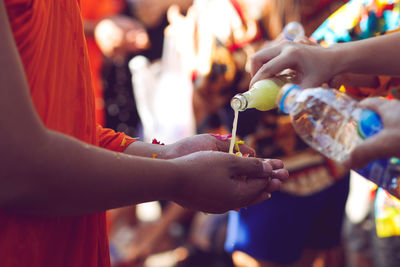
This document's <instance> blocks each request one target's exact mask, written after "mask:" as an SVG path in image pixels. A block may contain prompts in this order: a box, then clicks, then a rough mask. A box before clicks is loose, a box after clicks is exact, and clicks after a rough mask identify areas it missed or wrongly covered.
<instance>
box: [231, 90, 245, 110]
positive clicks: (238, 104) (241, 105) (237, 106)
mask: <svg viewBox="0 0 400 267" xmlns="http://www.w3.org/2000/svg"><path fill="white" fill-rule="evenodd" d="M247 105H248V102H247V99H246V98H245V97H244V96H243V95H242V94H237V95H235V96H234V97H233V98H232V99H231V107H232V109H233V110H239V111H243V110H245V109H246V108H247Z"/></svg>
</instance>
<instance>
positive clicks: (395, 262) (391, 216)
mask: <svg viewBox="0 0 400 267" xmlns="http://www.w3.org/2000/svg"><path fill="white" fill-rule="evenodd" d="M81 4H82V16H83V18H84V29H85V34H86V41H87V46H88V51H89V56H90V64H91V70H92V79H93V84H94V88H95V97H96V102H95V104H96V119H97V122H98V123H99V124H101V125H103V126H105V127H108V128H112V129H114V130H116V131H120V132H125V133H126V134H128V135H130V136H133V137H138V138H139V139H141V140H144V141H150V142H152V141H153V142H156V143H171V142H175V141H177V140H179V139H181V138H183V137H187V136H190V135H193V134H196V133H213V134H221V135H223V134H229V133H230V131H231V129H232V121H233V110H232V109H231V107H230V99H231V98H232V97H233V96H234V95H235V94H237V93H240V92H244V91H247V90H248V89H249V83H250V80H251V74H250V65H249V61H250V59H251V57H252V56H253V54H254V53H255V52H257V51H258V50H259V49H261V48H265V47H268V46H271V45H273V44H274V43H276V42H279V41H280V40H282V39H284V37H283V36H282V30H283V28H284V27H285V25H287V24H288V23H289V22H292V21H297V22H300V23H301V24H302V25H303V27H304V30H305V36H304V39H305V40H304V42H305V43H307V44H310V45H320V46H324V47H326V46H330V45H333V44H334V43H342V42H350V41H355V40H361V39H366V38H369V37H373V36H377V35H381V34H382V35H383V34H388V33H390V32H391V31H395V30H397V29H398V28H399V27H400V14H399V12H400V2H399V1H395V0H368V1H367V0H351V1H346V0H193V1H192V0H96V1H94V0H82V1H81ZM306 37H307V38H306ZM346 78H347V77H341V80H338V81H335V84H334V86H335V87H337V88H340V89H341V90H342V91H345V92H347V93H349V94H350V95H352V96H353V97H355V98H357V99H362V98H365V97H367V96H383V97H390V98H399V97H400V82H399V79H395V78H392V77H383V76H374V77H369V78H368V79H367V78H365V79H363V82H362V83H360V82H358V83H357V82H355V83H353V84H352V83H351V82H349V83H347V84H348V85H346V86H343V84H344V82H343V81H346ZM238 136H239V138H240V139H242V140H244V141H245V142H246V144H248V145H249V146H251V147H253V148H254V149H255V150H256V154H257V156H258V157H261V158H279V159H282V160H283V161H284V163H285V167H286V168H287V169H288V170H289V172H290V179H289V181H287V182H286V183H284V184H283V185H282V188H281V190H280V191H279V192H275V193H272V197H271V199H270V200H266V201H265V202H263V203H260V204H258V205H255V206H252V207H249V208H248V209H244V210H240V211H239V212H238V211H231V212H229V213H227V214H222V215H208V214H205V213H201V212H196V211H193V210H189V209H185V208H182V207H181V206H179V205H177V204H175V203H172V202H171V203H170V202H162V201H161V202H154V203H153V202H151V203H146V204H140V205H137V206H132V207H126V208H121V209H116V210H111V211H109V212H108V214H107V215H108V234H109V238H110V241H109V242H110V255H111V261H112V264H113V266H115V267H122V266H149V267H162V266H182V267H183V266H210V267H212V266H220V267H223V266H249V267H251V266H254V267H255V266H315V267H317V266H318V267H319V266H337V267H339V266H349V267H353V266H354V267H358V266H359V267H361V266H365V267H368V266H376V267H381V266H382V267H383V266H400V254H399V251H400V238H399V235H400V225H399V223H398V221H399V220H400V209H399V208H400V203H399V202H398V200H397V199H395V198H393V197H390V196H389V195H387V194H386V193H385V192H380V191H378V190H377V188H376V187H375V186H374V185H372V184H371V183H369V182H367V181H366V180H365V179H363V178H360V177H358V176H356V175H355V174H354V173H352V172H350V171H349V170H348V169H345V168H344V167H341V166H339V165H337V164H336V163H335V162H333V161H331V160H329V159H327V158H325V157H324V156H322V155H320V154H319V153H318V152H315V151H314V150H312V149H310V148H309V147H308V146H307V145H306V144H305V143H303V142H302V141H301V139H300V138H299V137H298V136H297V135H296V134H295V132H294V130H293V128H292V126H291V123H290V120H289V118H288V116H287V115H284V114H282V113H280V112H279V111H277V110H272V111H267V112H261V111H257V110H248V111H246V112H243V113H241V115H240V118H239V124H238ZM160 145H162V144H160ZM355 181H356V182H355ZM354 183H357V184H358V186H353V184H354ZM388 210H390V212H389V211H388Z"/></svg>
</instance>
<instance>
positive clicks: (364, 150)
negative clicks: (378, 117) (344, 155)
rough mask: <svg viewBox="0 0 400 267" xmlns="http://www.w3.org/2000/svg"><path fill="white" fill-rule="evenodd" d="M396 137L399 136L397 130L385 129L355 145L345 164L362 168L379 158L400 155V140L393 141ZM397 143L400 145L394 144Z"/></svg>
mask: <svg viewBox="0 0 400 267" xmlns="http://www.w3.org/2000/svg"><path fill="white" fill-rule="evenodd" d="M396 139H399V137H398V134H397V133H396V132H395V131H385V132H381V133H379V134H377V135H375V136H372V137H370V138H368V139H366V140H365V141H364V142H363V143H362V144H360V145H358V146H357V147H355V148H354V150H353V151H352V152H351V154H350V156H349V159H348V160H347V161H345V162H344V164H345V165H346V166H347V167H350V168H353V169H360V168H362V167H365V166H366V165H367V164H368V163H370V162H372V161H374V160H377V159H383V158H388V157H392V156H400V151H399V149H400V144H399V142H398V141H400V140H398V141H397V142H396V141H395V142H393V140H396ZM396 143H397V144H399V145H394V144H396Z"/></svg>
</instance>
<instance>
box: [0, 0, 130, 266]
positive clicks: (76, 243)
mask: <svg viewBox="0 0 400 267" xmlns="http://www.w3.org/2000/svg"><path fill="white" fill-rule="evenodd" d="M4 2H5V5H6V9H7V12H8V16H9V21H10V24H11V27H12V31H13V34H14V38H15V41H16V44H17V47H18V50H19V53H20V56H21V59H22V62H23V65H24V69H25V73H26V77H27V79H28V83H29V86H30V93H31V97H32V100H33V103H34V106H35V108H36V110H37V113H38V114H39V116H40V118H41V119H42V121H43V122H44V124H45V125H46V126H47V127H48V128H50V129H54V130H56V131H59V132H62V133H65V134H67V135H70V136H73V137H75V138H78V139H80V140H82V141H84V142H87V143H90V144H94V145H98V144H102V145H103V146H104V147H106V148H108V149H113V150H115V151H123V150H124V149H125V148H126V146H127V145H128V144H130V143H131V142H133V141H134V140H133V139H131V138H128V137H126V136H125V135H123V134H116V133H114V132H113V131H111V130H105V129H103V128H101V127H96V123H95V109H94V97H93V88H92V82H91V77H90V70H89V62H88V59H87V49H86V45H85V39H84V33H83V27H82V19H81V14H80V6H79V1H78V0H56V1H55V0H4ZM27 134H29V133H27ZM21 164H23V163H21ZM108 251H109V249H108V241H107V236H106V223H105V213H104V212H102V213H96V214H90V215H86V216H76V217H56V218H43V217H34V216H24V215H13V214H10V213H7V212H5V211H1V210H0V266H1V267H11V266H13V267H14V266H17V267H19V266H24V267H25V266H29V267H30V266H32V267H44V266H71V267H72V266H73V267H80V266H82V267H94V266H102V267H103V266H110V260H109V253H108Z"/></svg>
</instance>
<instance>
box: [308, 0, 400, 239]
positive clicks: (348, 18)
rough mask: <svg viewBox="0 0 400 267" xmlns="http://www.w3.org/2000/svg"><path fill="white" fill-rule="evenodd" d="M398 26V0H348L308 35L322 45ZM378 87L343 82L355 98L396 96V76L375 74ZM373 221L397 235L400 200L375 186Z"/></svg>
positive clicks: (382, 232) (399, 88) (399, 84)
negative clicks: (355, 85) (377, 76)
mask: <svg viewBox="0 0 400 267" xmlns="http://www.w3.org/2000/svg"><path fill="white" fill-rule="evenodd" d="M398 30H400V1H399V0H352V1H350V2H349V3H348V4H347V5H345V6H343V7H342V8H340V9H339V10H338V11H337V12H335V13H334V14H333V15H332V16H331V17H329V18H328V19H327V20H326V21H325V22H324V23H323V24H322V25H321V26H320V27H319V28H318V29H317V30H316V31H315V33H314V34H313V35H312V38H313V39H314V40H315V41H317V42H318V43H320V44H321V45H323V46H328V45H331V44H333V43H339V42H350V41H356V40H361V39H366V38H370V37H374V36H378V35H382V34H390V33H392V32H394V31H398ZM379 81H380V86H379V88H356V87H350V86H346V87H345V88H344V90H345V91H347V92H348V93H350V94H351V95H353V96H355V97H357V98H364V97H368V96H386V97H389V98H397V99H400V79H399V78H392V77H384V76H382V77H379ZM375 222H376V230H377V234H378V236H379V237H389V236H399V235H400V201H399V200H398V199H396V198H395V197H393V196H391V195H390V194H389V193H387V192H386V191H384V190H383V189H381V188H379V189H378V191H377V194H376V198H375Z"/></svg>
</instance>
